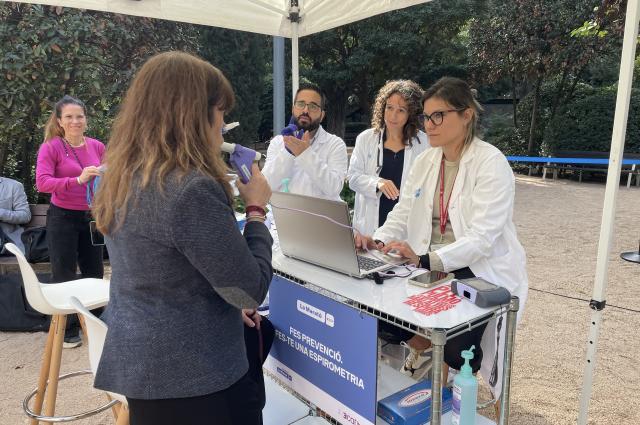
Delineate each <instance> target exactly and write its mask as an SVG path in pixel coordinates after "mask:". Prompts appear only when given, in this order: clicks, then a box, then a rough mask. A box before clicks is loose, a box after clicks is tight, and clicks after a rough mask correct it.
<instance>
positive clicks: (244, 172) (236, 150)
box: [221, 142, 262, 184]
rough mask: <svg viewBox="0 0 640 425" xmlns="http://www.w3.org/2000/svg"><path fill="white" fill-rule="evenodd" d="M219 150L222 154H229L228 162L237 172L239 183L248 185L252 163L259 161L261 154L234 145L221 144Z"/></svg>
mask: <svg viewBox="0 0 640 425" xmlns="http://www.w3.org/2000/svg"><path fill="white" fill-rule="evenodd" d="M221 149H222V151H223V152H227V153H228V154H230V157H229V162H230V163H231V166H232V167H233V168H234V169H235V170H236V171H237V172H238V176H239V177H240V181H241V182H242V183H245V184H246V183H248V182H249V180H250V179H251V165H252V164H253V162H254V161H259V160H260V158H261V157H262V154H260V152H256V151H254V150H253V149H249V148H245V147H244V146H242V145H238V144H236V143H227V142H223V143H222V147H221Z"/></svg>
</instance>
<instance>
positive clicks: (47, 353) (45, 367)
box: [29, 316, 58, 425]
mask: <svg viewBox="0 0 640 425" xmlns="http://www.w3.org/2000/svg"><path fill="white" fill-rule="evenodd" d="M56 326H58V316H52V317H51V324H50V325H49V334H48V335H47V342H46V343H45V345H44V353H43V354H42V366H41V367H40V377H39V378H38V392H37V393H36V400H35V402H34V405H33V412H34V413H35V414H36V415H39V414H40V413H42V402H43V401H44V392H45V390H46V388H47V377H48V376H49V366H50V365H51V348H52V347H53V336H54V335H55V333H56ZM29 424H30V425H38V420H36V419H31V420H30V421H29Z"/></svg>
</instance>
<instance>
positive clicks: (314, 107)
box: [293, 100, 322, 112]
mask: <svg viewBox="0 0 640 425" xmlns="http://www.w3.org/2000/svg"><path fill="white" fill-rule="evenodd" d="M293 106H294V108H296V109H299V110H303V109H304V108H307V109H309V112H318V111H319V110H320V109H322V108H321V107H320V105H318V104H317V103H314V102H309V103H307V102H305V101H304V100H296V101H295V102H294V103H293Z"/></svg>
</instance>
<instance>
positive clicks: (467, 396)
mask: <svg viewBox="0 0 640 425" xmlns="http://www.w3.org/2000/svg"><path fill="white" fill-rule="evenodd" d="M474 348H476V347H475V345H472V346H471V348H470V349H469V350H464V351H463V352H462V358H463V359H465V361H464V365H463V366H462V368H461V369H460V373H459V374H457V375H456V377H455V379H454V380H453V408H452V410H453V417H452V420H451V424H452V425H474V424H475V423H476V404H477V402H478V379H477V378H476V377H475V376H473V373H472V370H471V366H470V365H469V360H471V359H473V350H474Z"/></svg>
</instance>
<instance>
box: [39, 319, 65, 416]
mask: <svg viewBox="0 0 640 425" xmlns="http://www.w3.org/2000/svg"><path fill="white" fill-rule="evenodd" d="M66 326H67V316H66V315H62V314H61V315H58V325H57V326H56V332H55V336H54V338H53V347H52V350H51V366H50V368H49V385H47V398H46V402H45V406H44V414H45V415H46V416H53V415H54V414H55V412H56V396H57V394H58V376H60V360H61V359H62V344H63V342H64V329H65V327H66Z"/></svg>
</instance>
